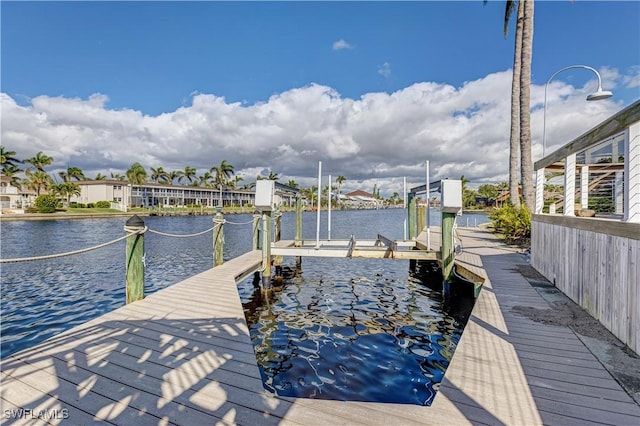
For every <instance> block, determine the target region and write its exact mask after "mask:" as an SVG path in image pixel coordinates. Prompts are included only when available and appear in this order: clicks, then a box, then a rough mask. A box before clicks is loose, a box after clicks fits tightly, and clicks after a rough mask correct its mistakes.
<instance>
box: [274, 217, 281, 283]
mask: <svg viewBox="0 0 640 426" xmlns="http://www.w3.org/2000/svg"><path fill="white" fill-rule="evenodd" d="M273 222H274V232H273V242H278V241H280V239H281V237H282V212H281V211H279V210H276V211H275V217H274V221H273ZM283 262H284V256H273V269H274V273H275V280H276V282H282V263H283Z"/></svg>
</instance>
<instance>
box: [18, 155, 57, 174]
mask: <svg viewBox="0 0 640 426" xmlns="http://www.w3.org/2000/svg"><path fill="white" fill-rule="evenodd" d="M22 162H23V163H29V164H31V166H29V167H28V168H27V170H25V173H26V174H27V176H28V175H30V174H31V173H33V172H35V171H39V172H44V168H45V167H46V166H48V165H50V164H51V163H53V158H52V157H49V156H48V155H46V154H45V153H43V152H42V151H40V152H38V153H37V154H36V155H35V156H33V157H31V158H27V159H25V160H22Z"/></svg>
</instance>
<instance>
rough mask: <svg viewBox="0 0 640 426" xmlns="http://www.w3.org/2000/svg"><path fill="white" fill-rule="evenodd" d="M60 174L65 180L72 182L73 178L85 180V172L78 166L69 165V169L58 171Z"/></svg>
mask: <svg viewBox="0 0 640 426" xmlns="http://www.w3.org/2000/svg"><path fill="white" fill-rule="evenodd" d="M58 176H60V177H61V178H62V181H63V182H71V179H75V180H85V177H84V173H83V172H82V170H80V169H79V168H78V167H67V170H66V171H65V170H63V171H61V172H58Z"/></svg>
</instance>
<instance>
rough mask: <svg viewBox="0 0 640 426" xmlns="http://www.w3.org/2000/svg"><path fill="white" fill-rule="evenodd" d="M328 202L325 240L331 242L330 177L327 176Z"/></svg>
mask: <svg viewBox="0 0 640 426" xmlns="http://www.w3.org/2000/svg"><path fill="white" fill-rule="evenodd" d="M328 195H329V200H328V206H327V207H328V208H327V225H328V226H327V240H329V241H331V175H329V194H328Z"/></svg>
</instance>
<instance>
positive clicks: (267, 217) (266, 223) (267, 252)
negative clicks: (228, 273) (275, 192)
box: [262, 211, 271, 290]
mask: <svg viewBox="0 0 640 426" xmlns="http://www.w3.org/2000/svg"><path fill="white" fill-rule="evenodd" d="M262 263H263V265H262V268H263V271H262V289H263V290H269V289H271V212H270V211H266V212H264V213H262Z"/></svg>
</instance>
